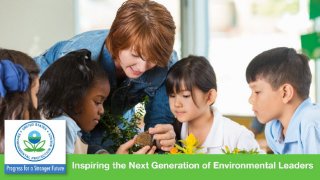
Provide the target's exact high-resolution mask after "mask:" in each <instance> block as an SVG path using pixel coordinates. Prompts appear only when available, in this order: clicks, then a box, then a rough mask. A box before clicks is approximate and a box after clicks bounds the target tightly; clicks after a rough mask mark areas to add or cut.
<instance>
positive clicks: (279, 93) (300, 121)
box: [246, 47, 320, 154]
mask: <svg viewBox="0 0 320 180" xmlns="http://www.w3.org/2000/svg"><path fill="white" fill-rule="evenodd" d="M246 78H247V82H248V84H249V86H250V88H251V90H252V93H251V96H250V98H249V102H250V104H252V110H253V111H254V113H255V115H256V116H257V118H258V120H259V121H260V122H261V123H266V127H265V135H266V139H267V142H268V145H269V147H270V148H271V149H272V151H273V152H274V153H275V154H320V106H319V105H316V104H313V103H312V102H311V99H310V98H309V89H310V84H311V72H310V67H309V64H308V58H307V57H306V56H304V55H303V54H298V53H297V52H296V51H295V50H294V49H291V48H286V47H279V48H274V49H271V50H268V51H265V52H262V53H261V54H259V55H257V56H256V57H255V58H253V60H252V61H251V62H250V63H249V65H248V67H247V70H246Z"/></svg>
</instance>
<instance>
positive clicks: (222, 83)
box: [209, 0, 315, 116]
mask: <svg viewBox="0 0 320 180" xmlns="http://www.w3.org/2000/svg"><path fill="white" fill-rule="evenodd" d="M307 3H308V2H307V0H250V1H248V0H210V1H209V13H210V14H209V24H210V42H209V60H210V61H211V64H212V65H213V67H214V70H215V72H216V74H217V81H218V82H217V83H218V99H217V102H216V105H217V107H218V108H219V110H220V111H221V112H222V113H223V114H228V115H244V116H248V115H253V113H252V111H251V105H250V104H249V103H248V98H249V96H250V89H249V87H248V85H247V82H246V79H245V70H246V67H247V65H248V63H249V62H250V61H251V60H252V58H253V57H255V56H256V55H257V54H259V53H261V52H262V51H265V50H268V49H271V48H274V47H280V46H287V47H292V48H295V49H296V50H300V47H301V45H300V35H301V34H303V33H305V32H306V31H307V30H308V29H310V26H311V23H310V21H309V19H308V4H307ZM310 63H311V64H310V65H311V69H314V68H313V67H314V62H310ZM313 86H314V83H313V85H312V87H311V89H312V90H311V97H312V98H313V99H315V95H314V93H315V92H314V87H313Z"/></svg>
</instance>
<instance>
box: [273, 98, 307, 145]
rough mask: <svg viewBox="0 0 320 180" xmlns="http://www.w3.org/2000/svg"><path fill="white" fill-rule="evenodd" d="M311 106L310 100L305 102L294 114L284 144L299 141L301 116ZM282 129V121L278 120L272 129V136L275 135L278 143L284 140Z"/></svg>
mask: <svg viewBox="0 0 320 180" xmlns="http://www.w3.org/2000/svg"><path fill="white" fill-rule="evenodd" d="M309 105H312V102H311V99H310V98H308V99H306V100H304V101H303V102H302V103H301V104H300V105H299V106H298V108H297V109H296V111H295V112H294V114H293V116H292V118H291V120H290V122H289V126H288V129H287V132H286V136H285V139H284V143H290V142H296V141H299V134H300V133H299V129H300V122H301V120H302V119H303V118H302V117H301V116H303V115H304V114H303V113H302V112H303V110H304V109H305V108H306V107H307V106H309ZM282 129H283V126H282V125H281V123H280V121H279V120H277V121H276V123H274V125H273V127H272V134H273V136H274V139H275V140H277V141H282V140H283V139H282Z"/></svg>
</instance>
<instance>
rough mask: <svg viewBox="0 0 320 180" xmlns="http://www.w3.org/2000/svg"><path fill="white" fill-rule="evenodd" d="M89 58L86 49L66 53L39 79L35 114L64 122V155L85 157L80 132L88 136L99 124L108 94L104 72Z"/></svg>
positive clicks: (108, 86)
mask: <svg viewBox="0 0 320 180" xmlns="http://www.w3.org/2000/svg"><path fill="white" fill-rule="evenodd" d="M90 55H91V53H90V51H88V50H86V49H82V50H78V51H74V52H70V53H68V54H67V55H65V56H63V57H61V58H60V59H59V60H57V61H56V62H54V63H53V64H52V65H51V66H50V67H49V68H48V69H47V70H46V71H45V72H44V74H43V75H42V76H41V78H40V90H39V100H40V101H39V110H40V111H41V113H42V114H43V115H44V117H45V118H47V119H65V120H66V123H67V153H75V154H86V153H87V148H88V146H87V145H86V144H84V143H83V142H82V141H81V132H80V131H81V130H82V131H84V132H90V131H91V130H93V129H94V128H95V126H96V125H97V124H98V123H99V120H100V117H101V115H103V113H104V108H103V102H104V101H105V99H106V98H107V97H108V95H109V92H110V85H109V80H108V76H107V74H106V72H105V71H104V70H103V68H102V67H101V66H99V65H98V63H97V62H95V61H92V60H91V58H90ZM130 143H132V142H131V141H130ZM132 145H133V144H132ZM148 150H149V149H148ZM97 153H106V152H105V151H100V152H97Z"/></svg>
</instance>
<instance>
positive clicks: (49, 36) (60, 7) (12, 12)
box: [0, 0, 76, 56]
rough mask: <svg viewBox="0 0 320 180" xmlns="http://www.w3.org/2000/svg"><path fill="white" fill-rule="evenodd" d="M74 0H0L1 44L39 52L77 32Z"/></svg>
mask: <svg viewBox="0 0 320 180" xmlns="http://www.w3.org/2000/svg"><path fill="white" fill-rule="evenodd" d="M75 3H76V1H75V0H0V47H1V48H9V49H15V50H20V51H23V52H26V53H28V54H29V55H31V56H35V55H38V54H39V53H41V52H43V51H45V50H46V49H47V48H48V47H50V46H52V45H53V43H55V42H56V41H58V40H63V39H67V38H69V37H71V36H73V35H74V34H75V28H76V26H75V22H76V21H75V14H76V13H75V12H76V11H75Z"/></svg>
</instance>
